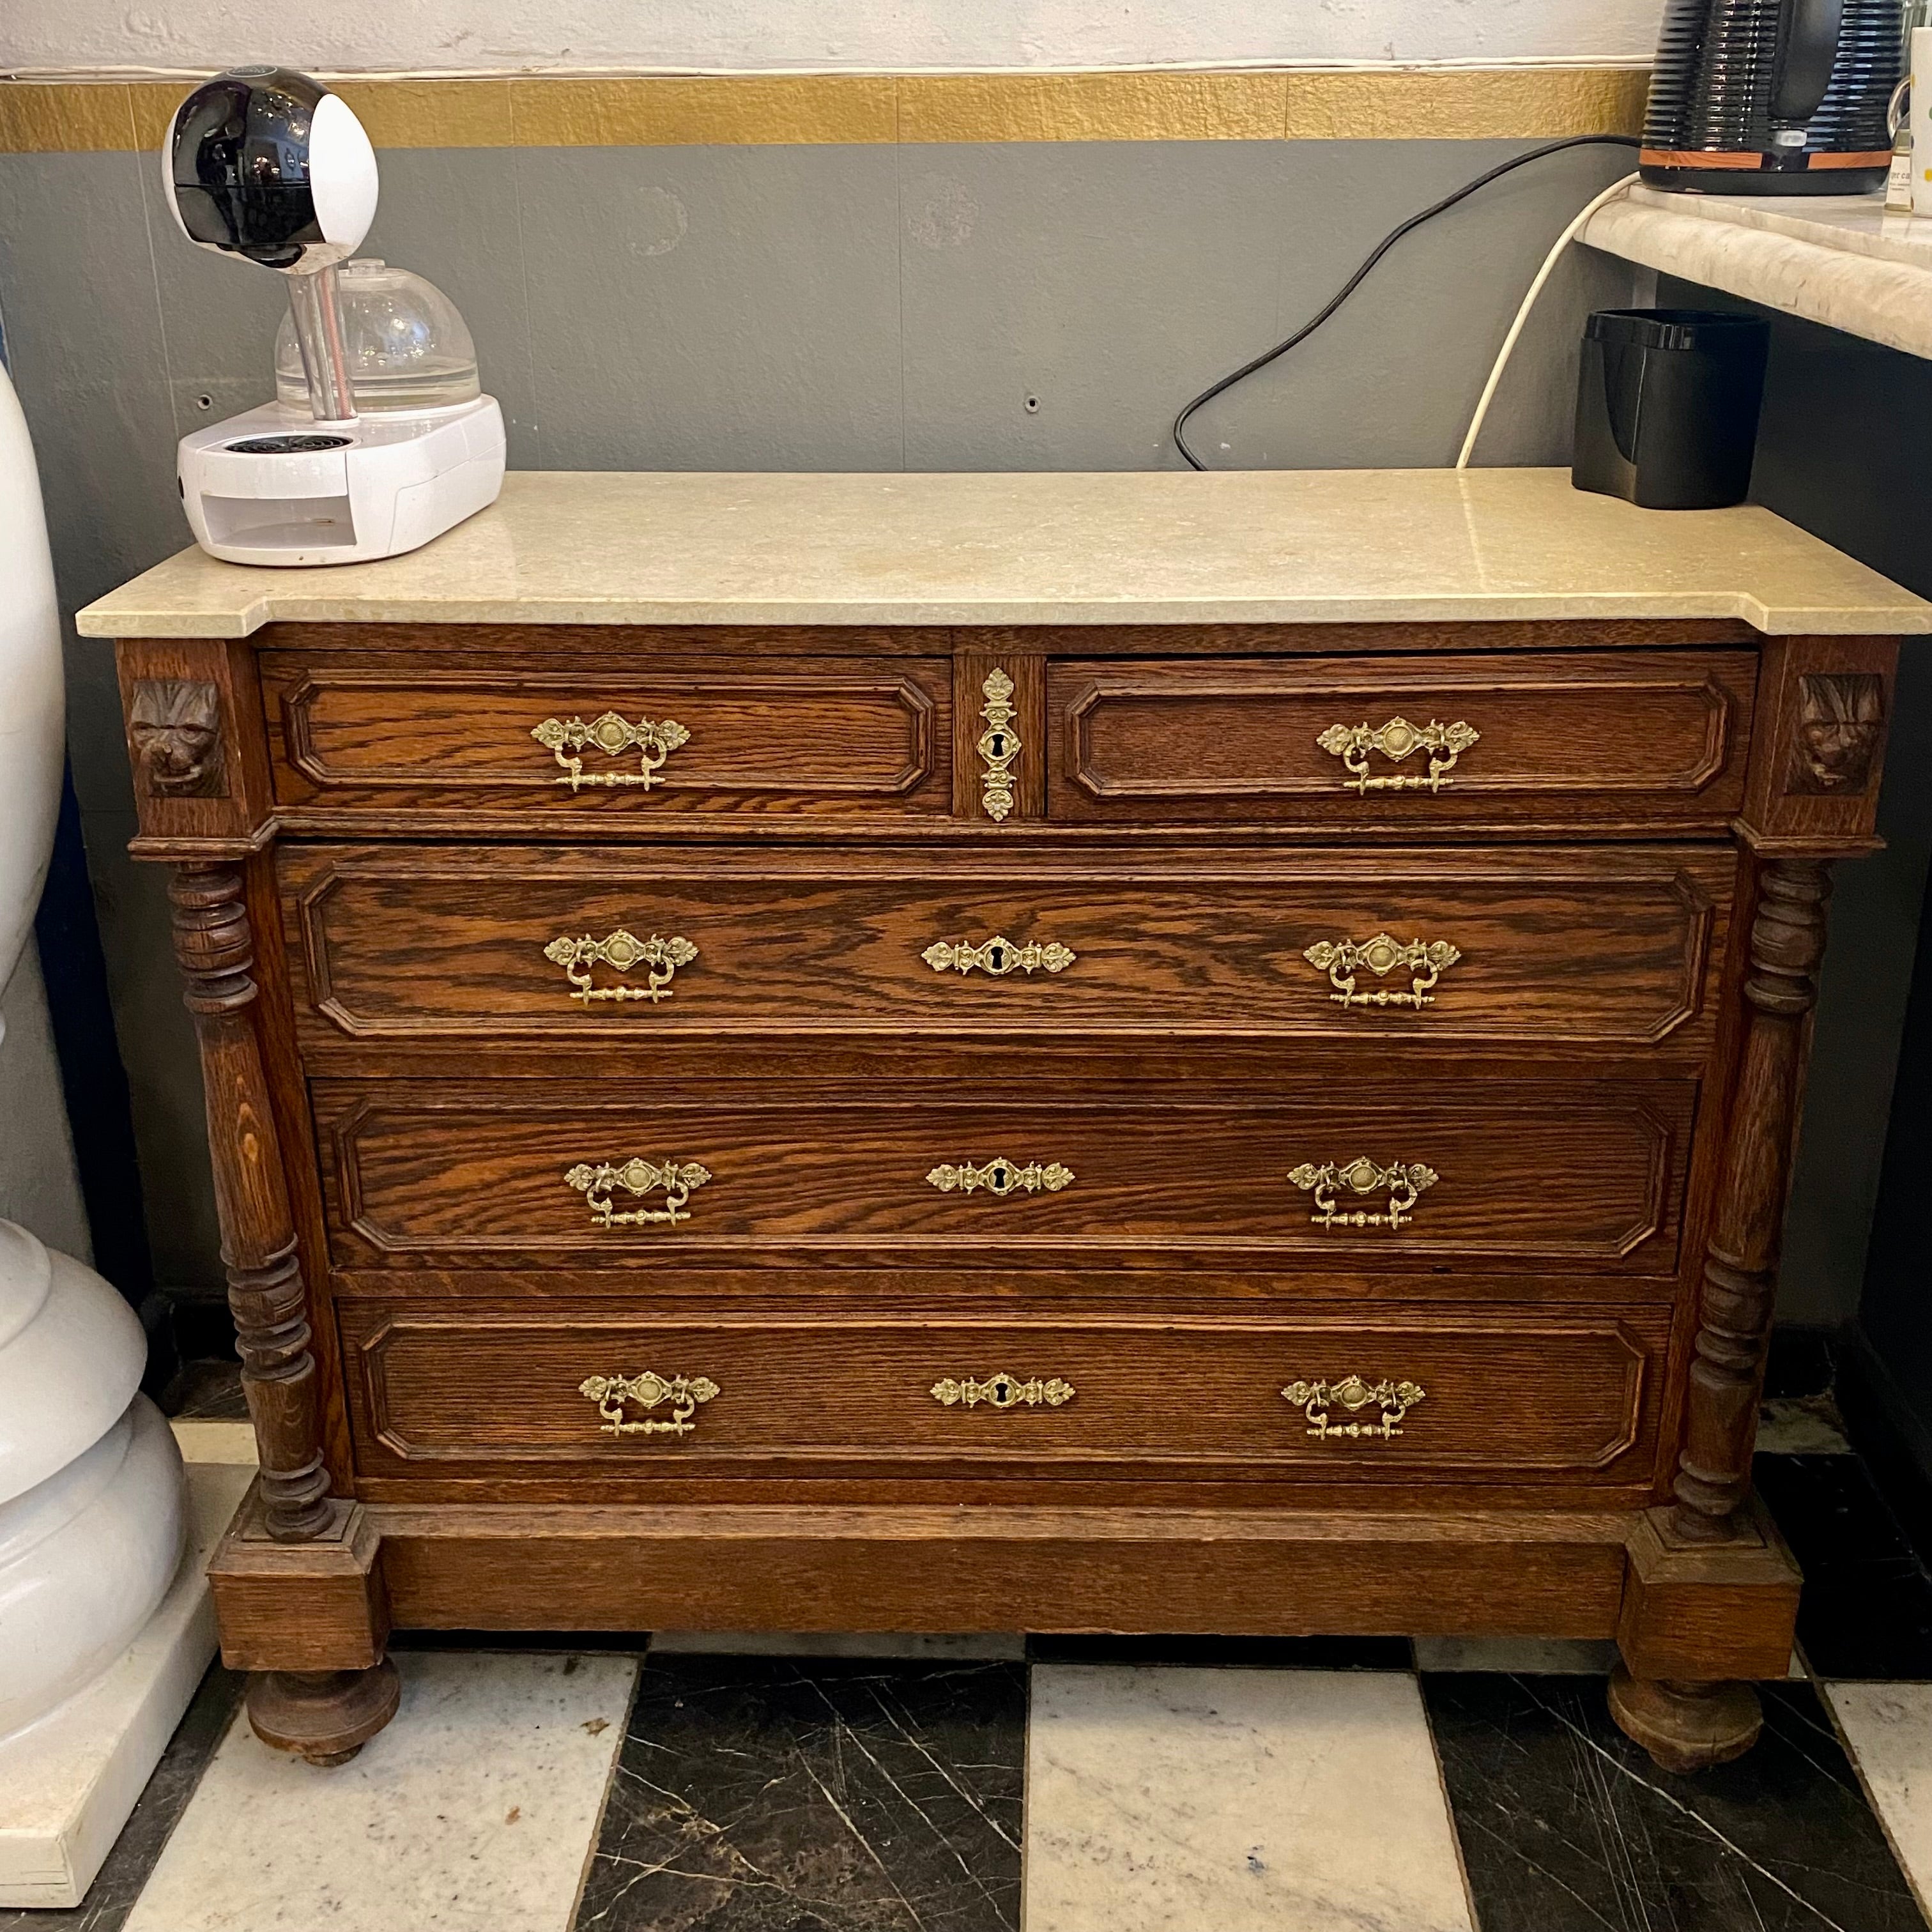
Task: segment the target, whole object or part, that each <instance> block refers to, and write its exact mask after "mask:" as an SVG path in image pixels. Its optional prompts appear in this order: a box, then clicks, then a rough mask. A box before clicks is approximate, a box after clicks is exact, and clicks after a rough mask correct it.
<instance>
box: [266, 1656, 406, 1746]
mask: <svg viewBox="0 0 1932 1932" xmlns="http://www.w3.org/2000/svg"><path fill="white" fill-rule="evenodd" d="M402 1688H403V1687H402V1682H401V1679H399V1678H398V1676H397V1675H396V1667H395V1665H394V1664H392V1663H391V1662H390V1661H389V1659H388V1658H383V1661H382V1662H381V1663H380V1664H377V1666H376V1667H374V1669H373V1670H263V1671H258V1672H257V1673H256V1674H255V1675H254V1676H252V1677H251V1678H250V1679H249V1680H248V1722H249V1724H251V1726H252V1727H254V1733H255V1735H256V1736H257V1737H258V1738H260V1739H261V1740H262V1742H263V1743H264V1744H265V1745H272V1747H273V1748H275V1750H277V1751H293V1752H294V1753H295V1754H296V1757H299V1758H301V1759H302V1760H304V1761H305V1763H309V1764H313V1765H316V1766H329V1765H333V1764H347V1763H348V1762H349V1760H350V1759H351V1758H352V1757H354V1756H355V1755H356V1753H357V1752H358V1751H360V1750H361V1749H362V1747H363V1745H365V1744H366V1743H367V1742H368V1741H369V1739H371V1738H373V1737H374V1736H375V1735H376V1733H377V1732H378V1731H380V1730H381V1729H382V1728H383V1726H384V1725H385V1724H387V1723H388V1722H389V1720H390V1719H391V1718H393V1717H394V1716H395V1715H396V1703H397V1700H398V1699H399V1698H400V1697H401V1695H402Z"/></svg>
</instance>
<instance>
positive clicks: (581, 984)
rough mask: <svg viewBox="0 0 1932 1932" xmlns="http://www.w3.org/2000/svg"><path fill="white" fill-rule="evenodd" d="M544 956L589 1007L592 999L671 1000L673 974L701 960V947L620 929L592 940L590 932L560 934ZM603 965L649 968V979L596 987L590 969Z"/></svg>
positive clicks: (623, 969)
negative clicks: (578, 936) (635, 983)
mask: <svg viewBox="0 0 1932 1932" xmlns="http://www.w3.org/2000/svg"><path fill="white" fill-rule="evenodd" d="M544 958H545V959H548V960H550V961H552V962H554V963H555V964H556V965H559V966H561V967H562V968H563V971H564V977H565V978H566V979H567V980H569V982H570V983H571V987H572V988H573V989H574V990H573V991H572V992H571V995H570V997H571V998H572V999H573V1000H575V1001H578V1002H579V1003H580V1004H582V1005H584V1006H586V1007H587V1006H588V1005H589V1004H590V1002H591V1001H592V1000H618V1001H623V1000H650V1001H658V1000H667V999H669V998H670V980H671V975H672V974H673V973H675V972H676V971H677V969H678V968H679V967H680V966H688V965H690V964H691V962H692V961H693V960H694V959H696V958H697V947H694V945H692V944H691V941H689V940H688V939H680V938H677V937H676V935H673V936H672V937H671V938H669V939H661V938H658V935H656V934H655V932H654V933H652V935H651V936H650V938H648V939H640V938H637V935H635V934H634V933H629V932H625V930H624V929H623V928H622V926H619V928H618V929H617V930H616V932H613V933H611V934H610V935H608V936H607V937H606V938H602V939H595V938H592V936H591V935H589V933H587V932H586V934H585V935H583V938H581V939H572V938H570V936H569V935H568V934H559V936H558V937H557V938H555V939H553V940H552V941H550V944H548V945H547V946H546V947H544ZM599 962H601V963H602V964H603V965H606V966H609V967H611V968H614V969H615V970H616V971H618V972H619V973H628V972H629V971H631V968H634V967H637V966H647V967H649V968H650V977H649V979H648V980H646V981H645V983H643V985H642V986H592V984H591V983H590V969H591V968H592V966H594V965H598V963H599Z"/></svg>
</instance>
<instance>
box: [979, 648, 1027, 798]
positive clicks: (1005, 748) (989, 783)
mask: <svg viewBox="0 0 1932 1932" xmlns="http://www.w3.org/2000/svg"><path fill="white" fill-rule="evenodd" d="M1013 689H1014V685H1013V679H1011V678H1010V677H1009V676H1007V674H1006V673H1005V672H1004V671H1003V670H992V671H989V673H987V676H986V682H985V683H984V684H983V685H980V694H981V695H982V696H983V697H984V698H985V699H986V703H985V705H984V706H983V707H982V709H981V710H980V716H981V717H982V718H984V719H985V720H986V730H983V731H982V732H981V733H980V742H979V744H978V745H977V747H975V748H976V749H977V751H978V752H979V754H980V760H981V761H982V762H983V763H984V764H985V766H986V774H985V775H984V777H983V778H982V779H981V781H980V790H981V795H982V796H981V802H983V804H984V805H985V806H986V816H987V817H989V818H990V819H992V820H995V821H996V822H997V821H998V820H1001V819H1003V818H1004V817H1006V815H1007V813H1008V812H1010V811H1012V810H1013V766H1014V764H1015V763H1016V760H1018V759H1019V754H1020V748H1021V747H1020V734H1019V733H1018V732H1017V731H1016V730H1014V729H1013V718H1014V717H1015V715H1016V713H1015V712H1014V710H1013Z"/></svg>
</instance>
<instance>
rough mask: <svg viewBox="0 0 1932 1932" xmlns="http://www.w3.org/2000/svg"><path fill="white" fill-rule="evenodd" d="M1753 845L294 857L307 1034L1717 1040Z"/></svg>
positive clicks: (287, 850)
mask: <svg viewBox="0 0 1932 1932" xmlns="http://www.w3.org/2000/svg"><path fill="white" fill-rule="evenodd" d="M278 867H279V870H280V875H281V889H282V896H283V904H284V919H285V924H286V929H287V935H288V941H289V952H290V957H291V958H292V959H293V961H294V962H296V983H297V1011H298V1016H299V1024H300V1025H301V1028H302V1034H303V1039H304V1044H305V1047H306V1048H307V1049H308V1050H310V1051H311V1052H315V1051H318V1050H326V1049H327V1048H328V1047H329V1046H331V1045H332V1044H335V1043H340V1042H341V1041H343V1040H345V1039H346V1040H380V1041H395V1040H415V1041H422V1042H432V1041H437V1040H472V1041H492V1040H504V1039H521V1040H532V1041H542V1042H546V1043H552V1042H554V1041H555V1040H557V1039H559V1038H560V1037H571V1038H574V1037H582V1036H586V1035H588V1036H590V1037H592V1038H595V1039H597V1040H605V1041H607V1040H647V1039H653V1038H658V1037H663V1036H667V1035H669V1036H673V1037H676V1036H691V1035H700V1036H701V1035H707V1034H780V1035H802V1034H828V1033H829V1034H869V1035H874V1036H885V1037H898V1036H902V1035H904V1034H908V1033H911V1034H926V1035H941V1034H953V1035H959V1034H971V1035H974V1036H983V1035H985V1034H986V1033H987V1032H988V1031H989V1030H992V1031H995V1032H997V1034H998V1036H999V1037H1017V1036H1019V1035H1023V1034H1042V1033H1046V1034H1052V1033H1057V1032H1071V1033H1075V1034H1080V1035H1082V1036H1088V1035H1096V1034H1108V1035H1113V1034H1141V1035H1154V1036H1169V1035H1172V1034H1177V1033H1178V1034H1212V1035H1217V1036H1221V1037H1236V1038H1240V1037H1305V1038H1310V1039H1322V1040H1337V1041H1342V1040H1357V1039H1359V1038H1362V1037H1384V1038H1389V1039H1399V1040H1405V1041H1415V1042H1417V1043H1424V1044H1426V1043H1433V1042H1439V1041H1459V1042H1465V1043H1472V1044H1486V1043H1495V1042H1499V1041H1535V1042H1539V1043H1542V1042H1550V1043H1555V1042H1578V1043H1586V1044H1589V1045H1590V1046H1616V1047H1624V1048H1628V1047H1643V1046H1649V1045H1652V1044H1655V1043H1658V1042H1661V1041H1663V1040H1670V1041H1671V1042H1672V1044H1673V1048H1674V1049H1676V1050H1678V1051H1680V1052H1697V1051H1700V1050H1702V1049H1705V1048H1706V1047H1707V1046H1708V1045H1709V1040H1710V1037H1711V1033H1712V1008H1713V1007H1714V1005H1715V989H1714V987H1713V986H1712V976H1713V975H1714V974H1715V971H1717V970H1718V965H1719V963H1720V962H1721V960H1722V959H1723V956H1724V931H1725V927H1726V923H1727V913H1728V910H1729V905H1730V896H1731V892H1732V886H1733V875H1734V873H1735V871H1736V860H1735V859H1734V858H1733V856H1732V855H1731V854H1730V853H1729V852H1728V851H1718V850H1698V849H1696V848H1692V847H1679V848H1676V849H1670V848H1665V849H1664V850H1649V849H1644V848H1637V849H1634V850H1624V851H1592V850H1568V851H1560V852H1548V851H1545V852H1535V851H1530V852H1517V853H1482V854H1474V855H1470V856H1456V857H1453V858H1452V857H1449V856H1445V855H1442V854H1440V853H1437V854H1433V855H1432V854H1430V853H1424V852H1389V853H1377V854H1374V855H1370V854H1367V853H1362V854H1351V853H1327V854H1323V855H1319V856H1313V855H1304V856H1286V855H1283V856H1271V855H1268V854H1266V853H1241V852H1238V851H1228V850H1223V851H1220V852H1217V853H1213V854H1211V855H1205V856H1203V855H1193V854H1190V855H1187V856H1178V855H1159V856H1151V857H1143V858H1138V859H1127V858H1125V857H1123V858H1121V859H1119V860H1118V862H1110V861H1109V860H1107V859H1104V858H1102V857H1100V856H1097V855H1094V856H1089V855H1085V854H1076V855H1074V856H1061V857H1056V858H1046V857H1041V856H1033V855H1030V854H1029V855H1017V856H1005V855H1000V856H969V855H967V854H965V853H925V854H919V853H904V852H876V851H868V852H863V853H857V854H854V855H853V856H849V857H844V856H841V857H838V858H832V857H829V856H817V855H811V856H808V855H802V854H784V853H778V854H766V855H760V854H758V853H742V852H730V851H724V852H716V851H707V852H704V853H701V854H697V853H691V852H689V851H688V850H686V851H684V852H679V851H675V850H673V851H668V852H656V853H649V854H641V853H637V852H635V851H630V852H626V851H623V850H587V851H586V850H582V849H579V850H576V851H574V852H568V851H565V852H559V851H548V852H546V851H544V850H520V849H516V848H509V849H505V848H497V849H494V850H470V851H466V850H440V851H427V850H422V849H420V848H413V847H401V848H396V847H389V848H384V847H366V846H365V847H284V849H283V850H282V851H281V853H280V854H279V855H278ZM613 941H614V942H615V945H614V959H615V963H614V964H613ZM996 941H998V942H1002V944H1000V945H998V946H995V944H993V942H996ZM1377 941H1381V942H1382V944H1380V945H1379V946H1378V945H1377V944H1376V942H1377ZM1389 942H1393V944H1390V943H1389ZM1418 945H1420V946H1421V947H1433V948H1435V949H1437V950H1434V951H1433V952H1430V953H1428V954H1427V956H1422V957H1418V956H1417V955H1416V953H1415V948H1416V947H1418ZM1027 948H1032V949H1034V950H1033V951H1032V952H1031V953H1028V951H1026V950H1025V949H1027ZM1350 948H1352V949H1354V950H1352V951H1351V950H1347V949H1350ZM1445 948H1446V949H1447V950H1446V952H1445V951H1444V950H1441V949H1445ZM935 949H937V950H935ZM1016 962H1019V963H1016ZM962 969H963V970H962ZM1418 989H1421V991H1420V992H1418Z"/></svg>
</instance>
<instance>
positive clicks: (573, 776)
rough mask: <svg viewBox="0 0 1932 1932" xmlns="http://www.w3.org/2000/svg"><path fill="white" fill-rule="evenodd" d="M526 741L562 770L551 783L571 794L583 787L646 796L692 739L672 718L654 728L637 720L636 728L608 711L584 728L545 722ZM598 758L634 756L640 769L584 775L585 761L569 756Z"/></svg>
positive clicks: (574, 721)
mask: <svg viewBox="0 0 1932 1932" xmlns="http://www.w3.org/2000/svg"><path fill="white" fill-rule="evenodd" d="M530 736H532V738H534V739H535V740H536V741H537V742H538V744H539V745H543V746H544V748H546V749H547V751H550V754H552V755H553V757H555V758H556V761H557V763H559V765H561V766H562V767H563V775H562V777H561V778H556V779H554V780H553V781H552V782H553V783H554V784H567V785H568V786H569V787H570V788H571V790H572V791H577V790H580V789H581V788H582V787H583V786H585V785H641V786H643V788H644V790H646V791H649V790H650V788H651V787H652V785H654V784H660V783H661V782H662V781H661V780H660V779H659V778H658V767H659V766H661V765H662V764H663V763H664V760H665V759H667V757H670V754H672V752H673V751H676V749H677V748H678V747H679V745H682V744H685V743H687V742H689V739H690V737H691V733H689V732H688V731H687V730H685V728H684V727H683V726H682V724H679V723H677V722H676V720H675V719H673V718H665V719H664V721H662V722H661V723H653V722H652V720H651V719H649V718H639V719H638V720H637V722H636V724H631V723H629V722H628V721H627V720H625V719H624V718H619V716H618V715H617V714H616V712H614V711H607V712H604V715H602V716H601V718H592V719H591V721H590V722H589V724H585V723H584V721H583V719H582V718H545V719H544V721H543V722H542V723H541V724H533V725H532V726H531V727H530ZM578 751H601V752H602V753H603V754H604V755H605V756H606V757H612V758H614V757H617V756H618V754H619V753H620V752H624V751H635V752H636V753H637V758H638V763H639V769H637V770H636V771H634V772H586V770H585V769H583V760H582V759H581V758H580V757H572V756H570V755H568V754H571V753H573V752H578Z"/></svg>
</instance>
